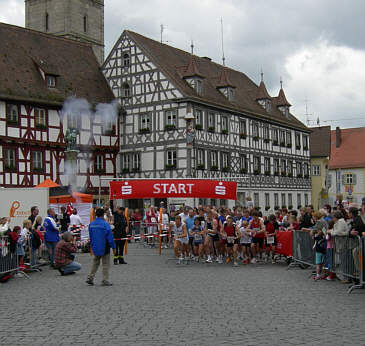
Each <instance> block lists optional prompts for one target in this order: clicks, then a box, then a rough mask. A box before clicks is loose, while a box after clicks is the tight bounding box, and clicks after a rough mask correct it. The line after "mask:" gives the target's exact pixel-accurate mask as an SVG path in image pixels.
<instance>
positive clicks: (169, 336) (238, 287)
mask: <svg viewBox="0 0 365 346" xmlns="http://www.w3.org/2000/svg"><path fill="white" fill-rule="evenodd" d="M164 251H165V253H164V254H163V255H162V256H161V257H160V256H158V255H157V250H151V249H144V248H143V247H140V246H137V245H135V244H130V246H129V255H128V256H127V261H128V265H118V266H112V268H111V281H112V282H113V283H114V285H113V286H112V287H101V286H100V284H99V283H100V280H101V272H98V273H97V277H96V279H95V282H96V285H95V286H93V287H89V286H87V285H86V284H85V279H86V276H87V273H88V270H89V268H90V262H91V261H90V256H89V255H88V254H80V255H78V256H77V259H78V261H79V262H81V263H82V264H83V269H82V270H81V272H78V273H77V274H76V275H72V276H67V277H61V276H60V275H59V273H58V272H57V271H54V270H51V269H48V268H47V267H46V268H44V270H43V271H42V273H32V274H31V278H30V279H29V280H28V279H25V278H15V279H13V280H11V281H9V282H8V283H7V284H2V285H1V286H0V294H1V305H0V309H1V314H0V316H1V317H0V322H1V328H0V345H42V344H44V345H345V344H346V345H365V332H364V330H365V294H364V293H365V292H364V291H361V290H359V291H357V292H355V293H353V294H351V295H348V294H347V293H346V289H347V286H344V285H342V284H340V283H339V282H325V281H322V282H313V281H312V280H310V279H309V274H310V272H309V271H308V270H301V269H291V270H286V266H285V265H284V264H275V265H272V264H265V265H249V266H244V265H241V266H240V267H238V268H233V267H232V266H231V265H226V264H225V265H218V264H197V263H193V264H191V265H180V266H177V265H176V264H175V261H172V260H169V258H172V252H171V250H164ZM100 269H101V268H100Z"/></svg>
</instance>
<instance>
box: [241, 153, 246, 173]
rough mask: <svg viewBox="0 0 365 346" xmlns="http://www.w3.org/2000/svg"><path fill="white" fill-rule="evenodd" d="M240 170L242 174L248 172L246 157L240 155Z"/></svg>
mask: <svg viewBox="0 0 365 346" xmlns="http://www.w3.org/2000/svg"><path fill="white" fill-rule="evenodd" d="M240 169H241V171H242V172H246V173H247V172H248V164H247V155H246V154H242V155H241V156H240Z"/></svg>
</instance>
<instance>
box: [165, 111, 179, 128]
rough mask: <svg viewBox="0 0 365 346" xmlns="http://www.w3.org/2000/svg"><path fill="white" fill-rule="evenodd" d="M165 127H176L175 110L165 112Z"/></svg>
mask: <svg viewBox="0 0 365 346" xmlns="http://www.w3.org/2000/svg"><path fill="white" fill-rule="evenodd" d="M165 125H167V126H175V127H176V126H177V110H176V109H171V110H168V111H166V112H165Z"/></svg>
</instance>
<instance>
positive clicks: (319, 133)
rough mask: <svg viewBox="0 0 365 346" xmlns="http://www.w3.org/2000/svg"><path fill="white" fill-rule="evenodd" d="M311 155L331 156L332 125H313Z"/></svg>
mask: <svg viewBox="0 0 365 346" xmlns="http://www.w3.org/2000/svg"><path fill="white" fill-rule="evenodd" d="M310 130H311V134H310V155H311V157H329V156H330V153H331V126H320V127H311V128H310Z"/></svg>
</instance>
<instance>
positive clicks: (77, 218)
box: [70, 208, 82, 227]
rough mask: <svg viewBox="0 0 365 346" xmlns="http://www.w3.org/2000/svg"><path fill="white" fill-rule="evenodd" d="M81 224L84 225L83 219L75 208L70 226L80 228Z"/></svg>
mask: <svg viewBox="0 0 365 346" xmlns="http://www.w3.org/2000/svg"><path fill="white" fill-rule="evenodd" d="M81 224H82V221H81V217H80V215H79V214H78V213H77V209H76V208H74V209H73V211H72V214H71V215H70V225H71V227H74V226H80V225H81Z"/></svg>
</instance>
